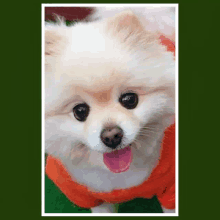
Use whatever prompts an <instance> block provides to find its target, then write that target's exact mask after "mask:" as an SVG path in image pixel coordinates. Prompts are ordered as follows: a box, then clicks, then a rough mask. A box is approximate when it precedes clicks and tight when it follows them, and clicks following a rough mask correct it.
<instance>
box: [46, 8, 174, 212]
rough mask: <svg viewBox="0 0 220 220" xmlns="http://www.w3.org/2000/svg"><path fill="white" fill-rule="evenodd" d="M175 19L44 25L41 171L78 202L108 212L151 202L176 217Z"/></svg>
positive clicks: (143, 12) (132, 12) (145, 15)
mask: <svg viewBox="0 0 220 220" xmlns="http://www.w3.org/2000/svg"><path fill="white" fill-rule="evenodd" d="M174 16H175V12H174V8H132V9H127V8H97V9H96V11H95V13H94V14H92V16H90V17H89V20H90V22H77V23H76V24H74V25H71V26H66V25H65V22H62V21H60V22H58V23H56V24H51V23H47V24H46V25H45V149H46V153H48V154H49V156H48V159H47V164H46V173H47V175H48V176H49V178H51V179H52V180H53V181H54V182H55V184H56V185H57V186H58V187H59V188H60V189H61V190H62V192H63V193H64V194H65V195H66V196H67V197H68V198H69V199H70V200H71V201H72V202H73V203H75V204H76V205H78V206H81V207H85V208H91V210H92V212H94V213H104V212H105V213H113V212H117V210H116V208H115V206H114V203H120V202H124V201H128V200H130V199H133V198H137V197H142V198H151V197H152V196H154V195H157V196H158V200H159V201H160V203H161V206H162V208H163V211H164V212H175V143H174V142H175V141H174V140H175V136H174V135H175V132H174V131H175V126H174V124H173V123H174V117H175V116H174V115H175V58H174V51H171V50H170V49H168V48H170V46H169V47H167V45H166V44H164V43H163V42H169V45H171V46H174V41H175V25H174V24H175V22H174V21H175V19H174ZM161 36H163V37H164V38H163V39H166V40H165V41H163V40H162V38H161ZM162 41H163V42H162Z"/></svg>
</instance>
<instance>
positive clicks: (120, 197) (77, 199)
mask: <svg viewBox="0 0 220 220" xmlns="http://www.w3.org/2000/svg"><path fill="white" fill-rule="evenodd" d="M160 40H161V44H163V45H165V46H167V50H168V51H171V52H173V53H175V45H174V43H172V42H171V41H170V40H169V39H167V38H165V37H164V36H161V37H160ZM46 174H47V175H48V177H49V178H50V179H51V180H53V181H54V183H55V184H56V185H57V186H58V187H59V188H60V190H61V191H62V192H63V193H64V194H65V195H66V196H67V198H68V199H69V200H70V201H72V202H73V203H75V204H76V205H78V206H80V207H84V208H91V207H95V206H98V205H100V204H101V203H103V202H109V203H120V202H125V201H128V200H131V199H134V198H138V197H139V198H151V197H152V196H154V195H157V197H158V199H159V201H160V203H161V205H162V206H163V207H165V208H167V209H174V208H175V124H173V125H171V126H170V127H169V128H167V129H166V131H165V133H164V138H163V142H162V147H161V155H160V160H159V162H158V165H157V166H156V167H155V169H154V170H153V172H152V173H151V175H150V177H149V178H148V179H147V180H146V181H145V182H143V183H142V184H140V185H139V186H135V187H131V188H128V189H123V190H122V189H119V190H113V191H112V192H106V193H98V192H92V191H89V189H88V188H87V187H86V186H83V185H80V184H79V183H77V182H74V181H73V180H72V179H71V177H70V175H69V174H68V172H67V170H66V169H65V167H64V166H63V164H62V163H61V161H59V160H58V159H56V158H53V157H52V156H48V158H47V163H46Z"/></svg>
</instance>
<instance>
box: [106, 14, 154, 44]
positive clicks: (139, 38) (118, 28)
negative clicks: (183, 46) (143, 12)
mask: <svg viewBox="0 0 220 220" xmlns="http://www.w3.org/2000/svg"><path fill="white" fill-rule="evenodd" d="M107 30H108V31H110V32H111V33H112V34H113V35H114V36H115V37H118V38H120V40H121V41H122V42H125V43H127V44H129V45H133V46H134V45H140V44H145V45H146V43H147V44H149V43H152V42H154V41H155V40H156V39H158V36H157V33H152V32H150V31H146V29H145V28H144V26H143V25H142V22H141V20H140V18H139V17H138V16H137V15H135V14H134V13H133V12H132V11H130V10H127V11H123V12H121V13H119V14H117V15H115V16H114V17H113V18H110V19H108V21H107Z"/></svg>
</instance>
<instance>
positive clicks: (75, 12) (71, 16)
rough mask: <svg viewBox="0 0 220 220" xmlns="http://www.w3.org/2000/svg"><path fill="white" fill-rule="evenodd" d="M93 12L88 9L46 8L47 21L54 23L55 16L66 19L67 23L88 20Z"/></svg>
mask: <svg viewBox="0 0 220 220" xmlns="http://www.w3.org/2000/svg"><path fill="white" fill-rule="evenodd" d="M92 10H93V9H92V8H87V7H45V20H52V21H54V20H55V17H54V14H57V15H60V16H62V17H64V18H65V19H66V20H67V21H73V20H81V19H84V18H86V16H88V15H89V14H90V13H91V12H92Z"/></svg>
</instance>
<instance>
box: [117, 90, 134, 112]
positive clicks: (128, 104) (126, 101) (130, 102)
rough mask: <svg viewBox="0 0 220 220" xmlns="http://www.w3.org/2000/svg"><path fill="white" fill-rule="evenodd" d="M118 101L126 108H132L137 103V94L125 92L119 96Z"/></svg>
mask: <svg viewBox="0 0 220 220" xmlns="http://www.w3.org/2000/svg"><path fill="white" fill-rule="evenodd" d="M119 102H120V103H121V105H122V106H124V107H125V108H127V109H134V108H136V106H137V104H138V95H137V94H136V93H131V92H130V93H125V94H122V95H121V97H120V98H119Z"/></svg>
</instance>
